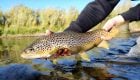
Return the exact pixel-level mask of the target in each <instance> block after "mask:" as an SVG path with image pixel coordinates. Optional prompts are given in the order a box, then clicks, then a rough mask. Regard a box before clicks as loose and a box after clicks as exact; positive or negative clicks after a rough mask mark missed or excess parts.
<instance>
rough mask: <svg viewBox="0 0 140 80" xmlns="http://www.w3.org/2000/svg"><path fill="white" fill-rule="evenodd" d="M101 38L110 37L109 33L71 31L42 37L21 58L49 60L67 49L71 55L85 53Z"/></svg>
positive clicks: (102, 31)
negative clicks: (58, 52) (59, 51)
mask: <svg viewBox="0 0 140 80" xmlns="http://www.w3.org/2000/svg"><path fill="white" fill-rule="evenodd" d="M102 37H111V36H110V33H109V32H107V31H105V30H102V29H99V30H95V31H91V32H86V33H77V32H73V31H67V32H60V33H54V34H51V35H49V36H48V35H46V36H42V37H40V38H39V39H37V40H36V41H34V42H33V43H32V44H31V45H30V46H29V47H27V48H26V49H25V50H24V51H23V53H22V54H21V57H23V58H26V59H34V58H49V57H50V56H52V55H54V54H56V52H57V51H58V50H59V49H63V48H67V49H68V50H69V51H70V52H71V53H79V52H81V51H87V50H89V49H91V48H93V47H94V46H96V45H98V44H99V43H100V42H101V41H102V40H103V39H102Z"/></svg>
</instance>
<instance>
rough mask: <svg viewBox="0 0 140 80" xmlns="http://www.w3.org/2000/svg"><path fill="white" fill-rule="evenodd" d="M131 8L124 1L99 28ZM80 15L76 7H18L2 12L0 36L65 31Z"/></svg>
mask: <svg viewBox="0 0 140 80" xmlns="http://www.w3.org/2000/svg"><path fill="white" fill-rule="evenodd" d="M124 3H125V4H124ZM130 7H131V1H130V0H126V1H125V0H122V1H121V2H120V3H119V4H118V5H117V6H116V8H115V9H114V10H113V11H112V12H111V14H110V15H109V16H108V17H107V18H106V19H105V20H104V21H102V22H101V23H100V24H98V25H97V28H99V27H102V26H103V25H104V24H105V22H106V21H107V20H108V19H110V18H112V17H114V16H116V15H118V14H119V13H122V12H125V11H127V10H128V9H129V8H130ZM78 15H79V12H78V10H77V9H76V8H74V7H71V8H69V9H67V10H64V9H58V8H46V9H43V10H36V11H34V10H32V9H30V8H28V7H26V6H24V5H17V6H14V7H12V8H11V9H10V10H9V11H7V12H4V13H3V12H2V11H1V10H0V35H7V34H12V35H15V34H34V33H42V32H45V31H46V30H47V29H48V30H51V31H54V32H58V31H63V30H64V29H65V28H67V27H68V26H69V24H70V23H71V22H72V21H74V20H76V18H77V17H78ZM133 26H134V25H133Z"/></svg>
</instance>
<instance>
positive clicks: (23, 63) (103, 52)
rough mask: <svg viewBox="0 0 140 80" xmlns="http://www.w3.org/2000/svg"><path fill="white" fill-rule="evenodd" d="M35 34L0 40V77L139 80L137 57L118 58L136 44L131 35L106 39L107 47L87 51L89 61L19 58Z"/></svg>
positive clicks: (139, 60)
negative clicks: (107, 40)
mask: <svg viewBox="0 0 140 80" xmlns="http://www.w3.org/2000/svg"><path fill="white" fill-rule="evenodd" d="M35 39H36V37H21V38H3V39H0V80H140V58H138V57H132V58H131V57H129V58H127V57H118V56H119V55H125V54H127V53H128V52H129V50H130V48H131V47H132V46H134V45H135V44H136V40H135V39H133V38H127V39H123V38H117V39H113V40H111V41H109V44H110V49H104V48H94V49H92V50H90V51H87V54H88V55H89V56H90V60H91V62H86V61H84V60H80V61H77V60H76V59H75V58H73V57H71V58H63V59H58V61H57V64H53V63H52V62H51V61H50V60H44V59H33V60H26V59H23V58H21V57H20V54H21V52H22V50H23V49H24V48H26V47H27V46H28V45H29V44H30V43H32V41H34V40H35Z"/></svg>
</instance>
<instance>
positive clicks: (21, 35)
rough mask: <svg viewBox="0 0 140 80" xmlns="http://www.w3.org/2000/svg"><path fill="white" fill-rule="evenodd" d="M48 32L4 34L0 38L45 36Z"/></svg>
mask: <svg viewBox="0 0 140 80" xmlns="http://www.w3.org/2000/svg"><path fill="white" fill-rule="evenodd" d="M44 35H46V33H36V34H16V35H2V36H0V38H19V37H39V36H44Z"/></svg>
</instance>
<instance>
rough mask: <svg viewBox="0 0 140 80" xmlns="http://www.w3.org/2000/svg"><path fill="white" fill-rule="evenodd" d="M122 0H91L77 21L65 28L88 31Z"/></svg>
mask: <svg viewBox="0 0 140 80" xmlns="http://www.w3.org/2000/svg"><path fill="white" fill-rule="evenodd" d="M119 1H120V0H95V1H92V2H90V3H89V4H88V5H87V6H86V7H85V8H84V9H83V11H82V12H81V13H80V15H79V16H78V18H77V20H76V21H73V22H71V24H70V26H69V27H68V28H67V29H66V30H65V31H68V30H72V31H76V32H86V31H88V30H89V29H91V28H92V27H93V26H95V25H97V24H98V23H99V22H101V21H102V20H103V19H104V18H106V16H108V15H109V13H110V12H111V11H112V10H113V8H114V7H115V6H116V4H117V3H118V2H119Z"/></svg>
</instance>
